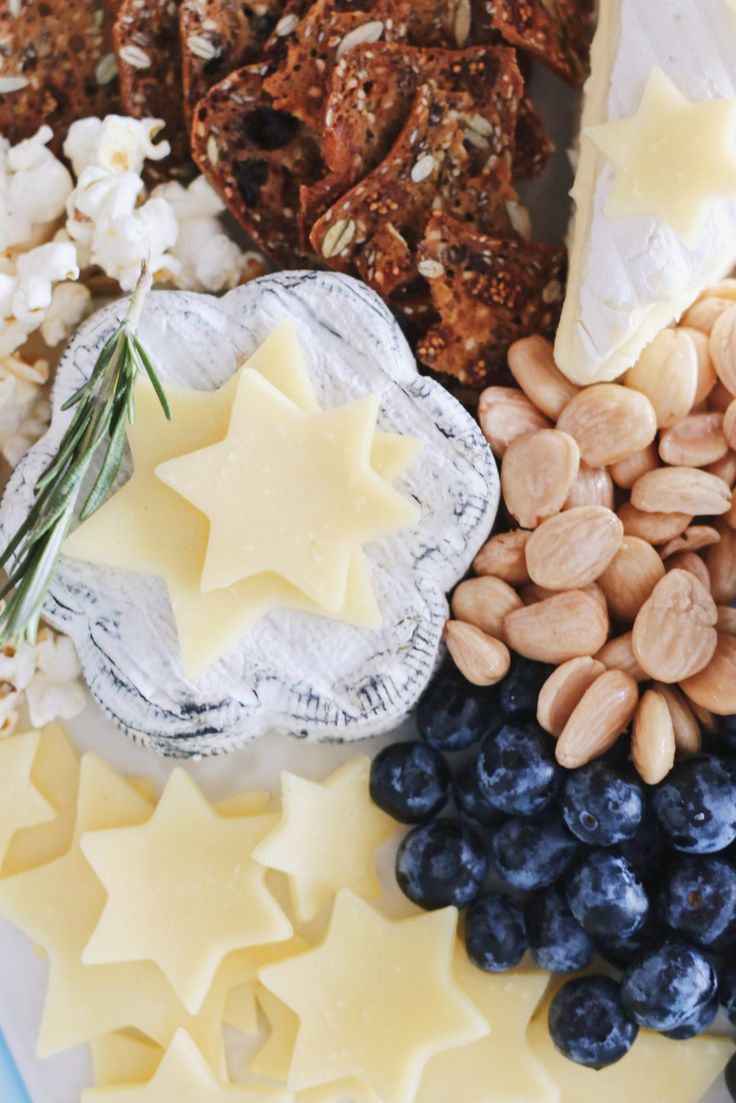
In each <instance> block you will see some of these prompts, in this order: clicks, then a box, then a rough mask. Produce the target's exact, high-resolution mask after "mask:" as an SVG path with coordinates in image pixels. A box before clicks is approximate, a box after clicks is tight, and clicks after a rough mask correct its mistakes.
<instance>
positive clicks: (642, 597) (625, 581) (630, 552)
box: [598, 536, 664, 622]
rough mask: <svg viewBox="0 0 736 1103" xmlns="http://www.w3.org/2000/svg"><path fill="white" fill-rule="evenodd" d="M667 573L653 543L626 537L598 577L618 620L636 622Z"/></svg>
mask: <svg viewBox="0 0 736 1103" xmlns="http://www.w3.org/2000/svg"><path fill="white" fill-rule="evenodd" d="M663 576H664V564H663V562H662V560H661V559H660V557H659V555H658V554H657V552H656V551H655V550H654V548H653V547H652V545H651V544H648V543H647V542H646V540H640V539H639V537H638V536H625V537H624V538H623V541H622V543H621V547H620V548H619V550H618V551H617V552H616V554H615V555H614V557H613V559H612V560H611V562H610V563H609V564H608V566H607V567H606V569H605V571H604V572H603V574H601V575H600V577H599V578H598V585H599V586H600V588H601V589H602V590H603V593H604V594H605V595H606V600H607V602H608V608H609V609H610V610H611V613H612V615H613V616H614V617H615V618H617V619H618V620H623V621H628V622H633V620H634V618H635V617H636V614H637V613H638V612H639V610H640V609H641V607H642V605H643V604H644V602H645V601H646V600H647V598H648V597H649V595H650V594H651V592H652V590H653V589H654V587H655V586H656V585H657V583H658V582H659V580H660V578H662V577H663Z"/></svg>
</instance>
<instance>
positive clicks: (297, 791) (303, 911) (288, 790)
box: [253, 755, 398, 922]
mask: <svg viewBox="0 0 736 1103" xmlns="http://www.w3.org/2000/svg"><path fill="white" fill-rule="evenodd" d="M370 772H371V764H370V759H369V758H367V757H366V756H364V755H361V756H359V757H358V758H355V759H353V760H352V761H351V762H348V763H346V765H344V766H342V767H340V769H339V770H336V771H335V773H333V774H331V775H330V777H328V778H327V779H326V780H325V781H322V782H316V781H309V780H308V779H307V778H301V777H297V776H296V775H295V774H289V773H284V774H282V775H281V788H282V801H283V804H282V813H281V819H280V821H279V823H278V824H277V826H276V827H275V828H274V829H273V831H272V832H270V834H268V835H267V836H266V837H265V838H264V840H263V842H261V843H259V845H258V846H257V847H256V849H255V851H254V853H253V856H254V858H255V859H256V860H257V861H259V862H261V863H262V864H263V865H264V866H268V867H269V868H271V869H278V870H281V872H282V873H286V874H288V877H289V886H290V889H291V896H292V900H293V905H294V911H295V913H296V917H297V919H298V920H299V921H300V922H307V921H308V920H310V919H313V918H314V916H315V915H316V914H317V912H318V911H320V910H321V908H323V907H324V905H325V904H327V903H328V902H329V901H330V900H332V898H333V897H334V896H335V894H336V893H337V892H338V891H339V890H340V889H344V888H347V889H352V891H353V892H355V893H357V894H358V895H360V896H364V897H368V898H369V899H377V898H378V897H379V896H380V895H381V884H380V881H379V879H378V874H377V872H376V865H375V854H376V851H377V850H378V848H379V847H380V846H382V845H383V843H385V842H386V841H387V839H390V838H391V836H392V835H395V834H396V832H397V830H398V825H397V823H396V821H395V820H393V819H391V817H390V816H387V815H386V813H385V812H382V811H381V809H380V808H378V807H377V806H376V805H375V804H374V803H373V801H372V800H371V798H370V792H369V783H370Z"/></svg>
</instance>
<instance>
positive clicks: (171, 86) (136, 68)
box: [113, 0, 192, 177]
mask: <svg viewBox="0 0 736 1103" xmlns="http://www.w3.org/2000/svg"><path fill="white" fill-rule="evenodd" d="M113 35H114V39H115V53H116V56H117V61H118V71H119V73H120V96H121V99H122V101H123V108H124V110H125V112H126V114H128V115H132V117H133V118H134V119H142V118H146V117H148V118H154V119H163V121H164V124H165V130H164V137H165V138H166V140H167V141H168V142H170V144H171V156H170V157H167V158H166V164H165V166H159V170H158V174H157V175H165V176H166V177H168V176H170V175H171V174H172V172H173V173H174V174H175V175H187V174H188V173H189V172H190V171H191V169H192V163H191V157H190V155H189V135H188V133H187V126H186V122H185V119H184V109H183V104H182V72H181V52H180V49H179V8H178V3H177V2H176V0H123V2H122V4H121V6H120V10H119V12H118V17H117V19H116V21H115V27H114V29H113ZM147 167H149V166H147ZM149 172H151V173H154V174H155V173H156V170H155V169H154V168H150V167H149Z"/></svg>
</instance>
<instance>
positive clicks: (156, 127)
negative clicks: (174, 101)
mask: <svg viewBox="0 0 736 1103" xmlns="http://www.w3.org/2000/svg"><path fill="white" fill-rule="evenodd" d="M163 126H164V123H163V121H162V120H161V119H131V118H128V117H127V116H125V115H107V116H106V117H105V118H104V119H96V118H90V119H79V120H78V121H77V122H75V123H72V125H71V126H70V127H69V133H68V134H67V138H66V141H65V142H64V153H65V154H66V156H67V157H68V158H69V160H70V161H71V163H72V167H73V168H74V175H75V176H76V177H80V176H81V175H82V173H83V172H84V170H85V169H87V168H90V167H95V168H101V169H104V170H105V171H106V172H111V173H115V174H119V173H128V172H130V173H133V174H134V175H135V176H140V174H141V172H142V171H143V165H144V163H145V161H147V160H149V161H160V160H162V158H164V157H168V155H169V153H171V146H170V145H169V143H168V142H165V141H162V142H157V143H156V144H155V145H154V143H153V138H154V137H155V135H156V134H158V133H159V132H160V131H161V130H162V129H163Z"/></svg>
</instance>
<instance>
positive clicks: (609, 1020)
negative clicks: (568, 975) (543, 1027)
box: [549, 976, 639, 1069]
mask: <svg viewBox="0 0 736 1103" xmlns="http://www.w3.org/2000/svg"><path fill="white" fill-rule="evenodd" d="M549 1032H550V1035H551V1037H552V1041H553V1042H554V1044H555V1048H556V1049H558V1050H559V1051H560V1053H561V1054H563V1056H564V1057H568V1058H569V1059H570V1060H571V1061H575V1062H576V1063H577V1064H578V1065H587V1066H588V1068H592V1069H602V1068H605V1066H606V1065H612V1064H613V1063H614V1061H620V1060H621V1058H622V1057H624V1056H625V1055H626V1054H627V1053H628V1052H629V1050H630V1049H631V1047H632V1045H633V1044H634V1040H635V1038H636V1036H637V1034H638V1033H639V1027H638V1026H637V1025H636V1023H633V1022H632V1021H631V1019H630V1018H629V1017H628V1015H627V1014H626V1011H625V1010H624V1007H623V1004H622V1002H621V995H620V992H619V986H618V984H616V982H615V981H614V980H611V978H610V977H599V976H593V977H580V978H579V979H577V980H569V981H567V983H566V984H563V986H562V988H560V990H559V991H558V992H557V994H556V995H555V997H554V999H553V1000H552V1003H551V1004H550V1005H549Z"/></svg>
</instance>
